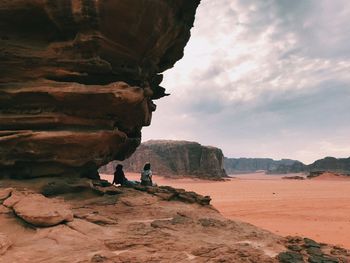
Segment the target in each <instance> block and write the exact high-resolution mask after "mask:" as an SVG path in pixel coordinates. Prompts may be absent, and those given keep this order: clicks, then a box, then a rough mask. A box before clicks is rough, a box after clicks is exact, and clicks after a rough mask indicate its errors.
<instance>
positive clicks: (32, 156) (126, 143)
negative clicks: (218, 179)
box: [0, 0, 199, 178]
mask: <svg viewBox="0 0 350 263" xmlns="http://www.w3.org/2000/svg"><path fill="white" fill-rule="evenodd" d="M198 4H199V0H166V1H152V0H140V1H133V2H132V3H131V2H130V1H128V0H115V1H107V0H102V1H92V0H87V1H73V0H64V1H58V0H50V1H42V0H16V1H1V2H0V32H1V33H0V58H1V65H0V170H1V176H10V177H24V178H28V177H38V176H57V175H63V174H64V175H67V176H73V175H77V176H90V177H94V176H96V175H97V169H98V167H100V166H102V165H104V164H107V163H108V162H110V161H112V160H123V159H125V158H127V157H128V156H130V155H131V154H132V153H133V152H134V151H135V149H136V147H137V146H138V145H139V144H140V138H141V128H142V126H147V125H149V124H150V121H151V115H152V111H154V110H155V108H156V107H155V105H154V103H153V102H152V100H154V99H158V98H161V97H163V96H165V95H167V94H166V93H165V90H164V88H162V87H161V86H160V83H161V81H162V75H161V72H163V71H164V70H166V69H168V68H171V67H172V66H173V65H174V63H175V62H176V61H177V60H179V59H180V58H181V57H182V56H183V49H184V46H185V45H186V43H187V41H188V39H189V37H190V29H191V27H192V25H193V21H194V15H195V11H196V8H197V6H198Z"/></svg>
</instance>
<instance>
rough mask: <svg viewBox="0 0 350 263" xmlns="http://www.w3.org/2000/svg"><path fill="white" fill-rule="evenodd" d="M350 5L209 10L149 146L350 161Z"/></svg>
mask: <svg viewBox="0 0 350 263" xmlns="http://www.w3.org/2000/svg"><path fill="white" fill-rule="evenodd" d="M349 17H350V2H349V1H348V0H293V1H291V0H264V1H263V0H202V3H201V5H200V7H199V9H198V11H197V17H196V21H195V27H194V28H193V29H192V38H191V40H190V42H189V43H188V45H187V47H186V49H185V56H184V58H183V59H182V60H181V61H179V62H178V63H177V64H176V65H175V67H174V68H173V69H171V70H169V71H167V72H165V79H164V82H163V83H162V85H163V86H164V87H165V88H166V89H167V91H168V92H170V93H171V96H169V97H166V98H163V99H161V100H158V101H156V104H157V105H158V108H157V111H156V112H155V113H154V115H153V122H152V125H151V127H147V128H144V129H143V140H144V141H145V140H149V139H181V140H191V141H198V142H200V143H202V144H205V145H213V146H217V147H220V148H221V149H222V150H223V151H224V153H225V155H226V156H228V157H272V158H276V159H280V158H294V159H299V160H301V161H304V162H306V163H311V162H312V161H314V160H315V159H319V158H323V157H325V156H335V157H348V156H350V74H349V73H350V44H349V43H350V23H349V22H348V21H349Z"/></svg>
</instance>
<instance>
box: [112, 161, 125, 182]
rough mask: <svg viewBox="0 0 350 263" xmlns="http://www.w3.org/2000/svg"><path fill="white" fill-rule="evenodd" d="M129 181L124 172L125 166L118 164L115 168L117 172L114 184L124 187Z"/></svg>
mask: <svg viewBox="0 0 350 263" xmlns="http://www.w3.org/2000/svg"><path fill="white" fill-rule="evenodd" d="M127 181H128V179H126V177H125V174H124V171H123V165H121V164H118V165H117V166H116V167H115V172H114V178H113V183H112V184H120V185H121V186H124V185H125V184H126V182H127Z"/></svg>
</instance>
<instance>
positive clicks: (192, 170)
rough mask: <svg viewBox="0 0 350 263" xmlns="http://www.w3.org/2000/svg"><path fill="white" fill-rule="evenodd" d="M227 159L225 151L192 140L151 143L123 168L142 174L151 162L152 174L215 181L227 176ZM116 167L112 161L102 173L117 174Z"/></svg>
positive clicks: (139, 149)
mask: <svg viewBox="0 0 350 263" xmlns="http://www.w3.org/2000/svg"><path fill="white" fill-rule="evenodd" d="M223 160H224V156H223V153H222V151H221V150H220V149H218V148H216V147H210V146H203V145H201V144H199V143H196V142H188V141H168V140H151V141H148V142H145V143H142V144H141V146H140V147H139V148H138V149H137V151H136V152H135V153H134V154H133V155H132V156H131V157H130V158H129V159H127V160H125V161H124V162H123V165H124V170H125V171H128V172H140V170H141V169H142V168H143V166H144V164H145V163H146V162H150V163H151V165H152V171H153V172H154V173H156V174H159V175H183V176H197V177H201V178H209V179H215V178H221V177H225V176H226V172H225V170H224V169H223ZM116 165H117V162H112V163H110V164H108V165H107V166H105V167H103V168H102V169H101V170H100V171H101V172H102V173H103V172H107V173H113V172H114V168H115V166H116Z"/></svg>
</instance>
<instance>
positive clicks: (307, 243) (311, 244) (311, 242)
mask: <svg viewBox="0 0 350 263" xmlns="http://www.w3.org/2000/svg"><path fill="white" fill-rule="evenodd" d="M304 243H305V244H304V247H306V248H309V247H316V248H320V247H321V245H320V244H319V243H317V242H316V241H314V240H312V239H310V238H304Z"/></svg>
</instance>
